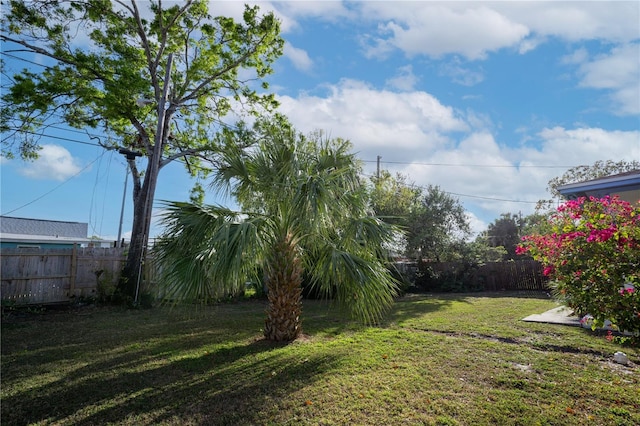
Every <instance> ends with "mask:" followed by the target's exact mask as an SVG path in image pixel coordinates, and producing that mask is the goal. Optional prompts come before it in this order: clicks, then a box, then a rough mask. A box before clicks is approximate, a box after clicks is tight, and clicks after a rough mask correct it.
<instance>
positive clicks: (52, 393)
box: [1, 294, 640, 425]
mask: <svg viewBox="0 0 640 426" xmlns="http://www.w3.org/2000/svg"><path fill="white" fill-rule="evenodd" d="M554 306H556V305H555V303H554V302H553V301H551V300H549V299H547V298H545V297H542V296H538V295H528V296H527V295H517V294H507V295H505V294H500V295H496V294H466V295H411V296H408V297H405V298H403V299H401V300H399V301H398V302H397V303H396V305H395V307H394V309H393V311H392V312H391V313H390V314H389V315H388V317H387V318H386V320H385V322H384V323H383V324H381V325H380V326H377V327H363V326H360V325H358V324H357V323H354V322H350V321H348V320H346V319H345V318H344V317H343V316H342V315H341V314H340V313H339V312H338V311H336V310H335V309H332V308H331V306H330V305H329V304H328V303H326V302H319V301H305V302H304V323H303V324H304V331H305V336H304V338H302V339H300V340H299V341H296V342H295V343H292V344H289V345H275V344H270V343H266V342H264V341H263V340H261V335H262V334H261V326H262V323H263V312H264V308H265V302H264V301H256V300H253V301H244V302H238V303H226V304H220V305H217V306H211V307H200V308H198V309H195V308H192V309H189V310H187V309H186V308H174V309H172V310H170V309H168V308H155V309H150V310H121V309H114V308H94V307H86V308H82V309H78V310H74V311H71V312H47V313H44V314H30V315H18V314H16V313H15V312H9V313H8V314H7V313H5V315H4V318H3V323H2V377H1V380H2V383H1V384H2V387H1V414H2V418H1V422H2V424H3V425H13V424H16V425H19V424H39V425H45V424H47V425H48V424H56V425H81V424H86V425H94V424H128V425H157V424H175V425H196V424H197V425H217V424H220V425H250V424H256V425H420V424H426V425H547V424H548V425H638V424H640V351H639V350H638V349H633V348H620V347H619V346H617V345H615V344H614V343H612V342H609V341H607V340H606V339H605V338H604V336H602V335H597V334H594V333H592V332H590V331H585V330H582V329H580V328H577V327H568V326H561V325H545V324H536V323H525V322H522V321H520V319H521V318H523V317H525V316H527V315H529V314H534V313H541V312H544V311H546V310H548V309H551V308H553V307H554ZM618 350H623V351H624V352H625V353H627V355H628V356H629V357H630V359H631V360H632V361H633V362H634V364H633V365H631V366H629V367H624V366H621V365H618V364H615V363H613V362H612V356H613V353H614V352H616V351H618Z"/></svg>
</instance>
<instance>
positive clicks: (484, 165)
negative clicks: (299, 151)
mask: <svg viewBox="0 0 640 426" xmlns="http://www.w3.org/2000/svg"><path fill="white" fill-rule="evenodd" d="M361 161H362V162H363V163H377V162H378V160H361ZM381 163H382V164H403V165H417V166H438V167H486V168H524V167H527V168H547V169H567V168H571V167H576V166H575V165H574V166H550V165H537V164H528V165H527V164H523V165H515V164H455V163H420V162H416V161H382V162H381Z"/></svg>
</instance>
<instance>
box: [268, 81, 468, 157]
mask: <svg viewBox="0 0 640 426" xmlns="http://www.w3.org/2000/svg"><path fill="white" fill-rule="evenodd" d="M327 89H328V94H327V95H326V96H325V97H320V96H310V95H307V94H301V95H300V96H299V97H298V98H292V97H288V96H282V97H279V99H278V100H279V101H280V103H281V106H280V112H282V113H284V114H285V115H287V116H288V117H289V118H290V119H291V120H292V122H293V123H294V124H295V125H296V128H298V130H301V131H303V132H309V131H312V130H316V129H320V130H324V131H326V132H328V133H329V135H330V136H336V137H337V136H339V137H344V138H347V139H350V140H351V141H352V142H353V143H354V145H355V150H356V151H359V152H360V153H361V154H362V155H361V157H362V158H364V157H368V158H375V157H376V156H377V155H380V154H381V155H388V154H386V153H390V152H395V155H397V154H398V150H403V151H402V152H403V154H402V155H403V156H404V155H408V154H409V153H410V152H412V151H420V150H426V149H433V147H435V146H440V145H443V144H447V143H448V138H447V136H446V135H445V133H448V132H457V131H465V130H467V128H468V126H467V124H466V123H465V122H464V120H463V119H461V117H459V116H458V115H457V113H456V112H455V111H454V110H453V108H450V107H446V106H444V105H442V104H441V103H440V102H439V101H438V100H437V99H436V98H434V97H433V96H432V95H430V94H428V93H426V92H410V93H395V92H391V91H387V90H382V91H378V90H375V89H374V88H372V87H371V86H368V85H367V84H365V83H363V82H359V81H354V80H347V79H345V80H342V81H341V82H340V83H339V84H337V85H334V86H328V87H327ZM389 158H390V157H389Z"/></svg>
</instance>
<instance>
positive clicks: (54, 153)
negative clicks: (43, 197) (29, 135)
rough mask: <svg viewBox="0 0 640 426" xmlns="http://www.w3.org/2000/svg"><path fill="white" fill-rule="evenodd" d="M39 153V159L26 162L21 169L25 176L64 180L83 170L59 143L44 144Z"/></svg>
mask: <svg viewBox="0 0 640 426" xmlns="http://www.w3.org/2000/svg"><path fill="white" fill-rule="evenodd" d="M38 154H39V157H38V159H36V160H35V161H32V162H29V163H25V166H24V167H22V168H21V169H20V170H19V171H20V173H21V174H22V175H23V176H26V177H29V178H32V179H53V180H58V181H63V180H65V179H68V178H70V177H71V176H74V175H76V174H78V173H79V172H80V170H81V167H80V166H79V165H78V163H77V161H76V159H75V158H73V156H72V155H71V153H70V152H69V151H67V150H66V149H65V148H63V147H61V146H59V145H42V149H41V150H40V151H38Z"/></svg>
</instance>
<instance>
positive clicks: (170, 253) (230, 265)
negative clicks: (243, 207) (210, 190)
mask: <svg viewBox="0 0 640 426" xmlns="http://www.w3.org/2000/svg"><path fill="white" fill-rule="evenodd" d="M241 218H242V216H241V215H240V213H238V212H233V211H231V210H229V209H226V208H223V207H218V206H201V205H195V204H190V203H182V202H174V203H168V204H167V206H166V210H165V213H164V214H163V219H162V220H163V222H164V223H165V225H166V231H165V234H164V235H163V236H162V238H160V240H159V243H158V244H157V246H156V247H155V248H154V253H155V256H156V259H157V260H156V261H157V262H158V264H159V265H160V270H161V271H162V272H161V275H160V282H161V287H162V289H163V291H164V295H165V297H166V298H168V299H171V300H200V301H207V300H210V299H215V298H219V297H221V296H224V295H227V294H234V293H236V292H238V291H239V290H240V289H242V286H243V285H244V283H245V282H246V281H247V280H250V279H252V278H254V277H253V275H254V274H255V273H256V270H257V265H258V264H259V263H260V260H261V259H262V257H263V256H264V251H265V247H264V241H263V238H262V235H263V232H262V231H261V228H263V227H264V226H265V219H264V218H262V217H259V216H258V217H253V218H251V217H250V218H246V219H244V218H242V219H243V220H241Z"/></svg>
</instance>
